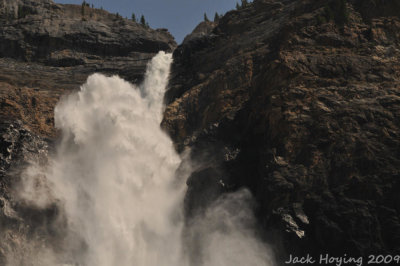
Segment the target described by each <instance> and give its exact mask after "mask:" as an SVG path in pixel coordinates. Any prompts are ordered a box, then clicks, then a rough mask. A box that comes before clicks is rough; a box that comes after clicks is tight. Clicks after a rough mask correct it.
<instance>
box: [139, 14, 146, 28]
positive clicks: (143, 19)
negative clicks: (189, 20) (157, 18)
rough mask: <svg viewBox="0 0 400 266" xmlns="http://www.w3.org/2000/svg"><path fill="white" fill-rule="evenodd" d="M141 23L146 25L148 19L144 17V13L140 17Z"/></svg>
mask: <svg viewBox="0 0 400 266" xmlns="http://www.w3.org/2000/svg"><path fill="white" fill-rule="evenodd" d="M140 24H142V25H143V26H146V19H145V18H144V16H143V15H142V16H141V17H140Z"/></svg>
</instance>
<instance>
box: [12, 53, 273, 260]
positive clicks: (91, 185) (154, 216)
mask: <svg viewBox="0 0 400 266" xmlns="http://www.w3.org/2000/svg"><path fill="white" fill-rule="evenodd" d="M171 61H172V59H171V55H170V54H165V53H164V52H160V53H159V54H158V55H157V56H155V57H154V58H153V59H152V61H151V63H150V64H149V66H148V69H147V73H146V77H145V81H144V82H143V84H142V86H140V87H136V86H134V85H131V84H130V83H128V82H126V81H124V80H122V79H120V78H118V77H116V76H114V77H105V76H103V75H99V74H94V75H92V76H90V77H89V78H88V80H87V83H86V84H84V85H83V86H82V88H81V91H79V92H77V93H73V94H71V95H69V96H67V97H65V98H64V99H62V100H61V101H60V103H59V104H58V105H57V107H56V110H55V124H56V127H57V128H59V129H60V130H61V131H62V140H61V142H60V144H59V147H58V152H57V154H56V156H55V158H53V159H52V160H50V165H49V169H48V170H46V171H45V173H44V175H45V176H46V177H47V180H48V182H49V190H50V191H51V194H52V196H51V197H53V198H56V199H57V201H58V202H59V205H61V208H62V212H63V213H64V215H63V219H64V220H65V221H66V222H65V228H64V230H65V231H66V232H67V233H66V234H65V237H64V239H63V240H62V244H61V246H62V248H61V250H58V251H57V252H55V254H53V258H49V259H48V260H47V261H51V262H46V263H48V265H56V264H62V265H82V266H128V265H129V266H132V265H134V266H186V265H196V266H200V265H204V266H206V265H207V266H208V265H210V266H217V265H218V266H235V265H238V266H239V265H240V266H241V265H254V266H256V265H257V266H258V265H272V262H271V261H272V260H271V255H270V252H269V251H268V249H267V248H266V246H265V245H263V244H262V243H261V242H259V241H257V240H256V238H255V237H254V235H253V233H252V232H251V230H248V227H245V226H244V225H243V221H251V220H252V218H251V217H252V216H251V212H250V211H248V210H246V208H247V207H246V206H245V205H246V204H245V203H243V202H244V201H245V200H246V199H248V198H249V195H248V193H247V192H243V191H242V192H239V193H237V194H232V195H231V196H229V197H225V198H223V199H221V200H219V201H217V202H216V203H215V204H214V207H212V208H210V210H209V211H207V212H206V214H205V215H204V217H199V219H198V222H197V223H195V224H193V225H191V228H189V230H187V231H188V232H192V233H195V234H197V235H201V236H202V238H201V240H200V241H203V242H204V245H202V246H203V249H204V250H202V251H201V252H200V251H199V253H201V254H202V259H201V260H199V261H197V262H193V260H191V258H189V257H188V255H187V254H184V253H185V252H184V250H185V249H187V247H185V246H187V245H191V243H190V242H185V240H184V239H185V238H184V237H183V236H182V232H183V228H184V222H183V221H184V217H183V213H182V209H183V206H182V204H183V198H184V194H185V189H186V185H185V181H186V180H185V179H184V178H180V179H179V178H178V177H176V174H175V173H176V170H177V168H178V166H179V164H180V163H181V159H180V157H179V156H178V155H177V154H176V152H175V150H174V148H173V144H172V141H171V140H170V139H169V137H168V136H167V135H166V134H165V133H164V132H163V131H162V130H161V128H160V122H161V119H162V111H163V110H162V109H163V104H162V103H163V96H164V90H165V87H166V85H167V82H168V75H169V68H170V64H171ZM27 190H30V189H29V188H25V191H27ZM25 194H26V195H30V197H32V195H33V194H34V193H25ZM32 198H33V199H34V198H35V197H32ZM232 206H234V209H232ZM235 208H240V209H241V210H242V211H240V212H238V211H237V209H235ZM221 228H222V229H223V230H221ZM53 253H54V252H53ZM41 254H47V255H48V254H49V252H46V253H43V252H42V253H41ZM47 255H46V256H47ZM35 261H40V260H38V259H37V258H32V259H31V262H32V264H33V265H44V263H43V261H44V260H41V261H42V262H41V263H39V262H38V263H36V264H35ZM10 266H14V265H12V264H10ZM46 266H47V265H46Z"/></svg>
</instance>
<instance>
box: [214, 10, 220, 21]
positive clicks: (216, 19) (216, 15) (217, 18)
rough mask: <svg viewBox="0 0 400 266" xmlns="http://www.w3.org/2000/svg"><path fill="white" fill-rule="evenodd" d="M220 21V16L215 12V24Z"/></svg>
mask: <svg viewBox="0 0 400 266" xmlns="http://www.w3.org/2000/svg"><path fill="white" fill-rule="evenodd" d="M219 19H220V16H219V15H218V13H217V12H215V15H214V22H218V21H219Z"/></svg>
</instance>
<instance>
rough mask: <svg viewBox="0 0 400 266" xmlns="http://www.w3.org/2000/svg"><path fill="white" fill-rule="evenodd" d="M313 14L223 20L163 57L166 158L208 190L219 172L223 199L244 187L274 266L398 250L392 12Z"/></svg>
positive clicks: (320, 9) (392, 7) (396, 53)
mask: <svg viewBox="0 0 400 266" xmlns="http://www.w3.org/2000/svg"><path fill="white" fill-rule="evenodd" d="M332 2H333V4H335V1H332ZM378 2H379V3H380V2H382V5H380V4H379V3H378ZM383 2H384V3H383ZM328 4H329V3H328ZM326 6H327V1H311V0H310V1H303V0H301V1H300V0H299V1H285V0H283V1H268V0H255V1H254V3H253V4H251V5H249V6H248V7H246V8H243V9H241V10H239V11H231V12H229V13H227V14H226V15H225V16H224V17H222V18H221V19H220V21H219V23H218V25H216V26H215V28H214V29H213V30H212V32H211V33H210V34H208V35H205V36H203V37H201V38H195V39H193V40H189V41H187V42H185V43H183V44H182V45H181V46H179V47H178V48H177V49H176V50H175V52H174V64H173V66H172V78H171V81H170V89H169V91H168V93H167V97H166V102H167V104H168V106H167V109H166V111H165V115H164V120H163V122H162V126H163V127H164V128H165V129H166V130H167V131H168V132H169V134H170V135H171V137H172V138H173V139H174V141H175V143H176V148H177V150H179V151H181V150H183V149H184V148H185V147H191V148H192V154H193V157H194V158H195V159H196V158H198V157H199V156H200V157H201V156H203V157H206V158H207V162H208V167H209V168H215V169H217V170H216V171H217V172H218V176H217V174H216V175H215V178H213V177H208V178H207V179H208V180H209V182H210V184H209V186H210V187H211V188H213V187H215V186H216V182H217V181H215V180H219V179H220V176H221V175H222V176H223V177H224V178H225V179H224V188H228V189H227V190H228V191H229V190H235V189H237V188H239V187H242V186H246V187H248V188H250V189H251V191H252V192H253V194H254V196H255V198H256V200H257V202H258V212H257V215H258V218H259V220H260V221H261V223H262V224H263V226H264V228H265V229H266V230H267V231H269V232H270V237H273V242H274V243H275V246H276V251H277V252H278V258H279V257H280V260H279V261H280V262H282V264H283V261H284V259H287V258H288V254H289V253H291V254H306V253H310V254H314V255H316V256H319V254H320V253H322V254H325V253H329V254H331V255H341V256H343V255H344V254H347V255H348V256H351V255H352V256H360V255H363V256H366V255H368V254H381V253H382V254H387V253H388V254H397V253H398V252H399V251H400V250H399V246H400V220H399V218H400V216H399V213H400V198H399V196H398V189H399V184H400V183H399V182H400V170H399V169H400V128H399V125H400V76H399V73H400V72H399V70H400V61H399V58H400V38H399V36H400V35H399V34H400V20H399V18H398V15H399V14H400V9H399V6H398V2H397V1H348V3H347V6H346V10H345V11H346V15H347V16H348V21H347V22H346V23H345V24H344V25H340V24H339V23H335V21H334V19H331V20H329V18H328V19H326V18H325V17H324V16H325V14H326V8H327V7H326ZM336 15H337V14H333V16H336ZM204 154H207V155H206V156H204ZM208 171H209V172H212V171H210V170H208ZM201 176H202V175H198V174H197V175H195V176H193V177H192V179H193V180H191V182H190V183H189V194H188V195H187V197H186V198H187V199H188V198H189V199H190V198H191V197H192V198H193V199H192V200H187V201H188V202H195V201H196V197H197V195H196V193H190V191H191V186H192V184H194V185H197V184H201V186H202V189H203V190H206V189H205V188H204V186H205V185H204V184H202V183H201V182H200V181H196V182H195V181H194V179H195V178H201Z"/></svg>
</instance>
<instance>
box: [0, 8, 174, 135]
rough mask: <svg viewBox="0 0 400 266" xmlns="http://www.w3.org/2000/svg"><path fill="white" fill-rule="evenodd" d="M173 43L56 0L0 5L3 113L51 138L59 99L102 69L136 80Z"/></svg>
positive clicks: (136, 25) (111, 17) (160, 34)
mask: <svg viewBox="0 0 400 266" xmlns="http://www.w3.org/2000/svg"><path fill="white" fill-rule="evenodd" d="M175 46H176V43H175V41H174V39H173V37H172V36H171V35H170V34H169V33H168V32H167V31H166V30H164V29H160V30H153V29H150V28H147V27H144V26H142V25H140V24H139V23H136V22H134V21H132V20H128V19H124V18H122V17H121V16H119V15H116V14H110V13H108V12H106V11H104V10H101V9H96V8H91V7H89V6H85V8H84V9H82V6H81V5H61V4H55V3H54V2H53V1H51V0H18V1H15V0H13V1H11V0H2V1H0V83H1V84H0V93H1V96H0V102H1V103H0V104H1V106H2V109H1V111H0V112H1V114H2V115H5V116H6V117H7V116H9V117H8V118H16V119H19V120H21V121H24V122H25V124H26V125H27V126H28V127H30V128H31V129H33V130H34V132H36V133H39V134H44V135H54V134H55V131H54V126H53V118H52V114H53V108H54V105H55V103H56V102H57V101H58V99H59V97H60V95H62V94H64V93H66V92H67V91H70V90H73V89H78V88H79V86H80V85H81V84H83V83H84V82H85V80H86V78H87V76H88V75H90V74H92V73H95V72H100V73H104V74H108V75H120V76H121V77H123V78H125V79H127V80H129V81H131V82H139V81H140V80H141V79H142V77H143V74H144V72H145V68H146V64H147V62H148V60H149V59H151V58H152V57H153V56H154V54H156V53H157V52H158V51H160V50H163V51H169V52H171V51H172V50H173V49H174V48H175Z"/></svg>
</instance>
